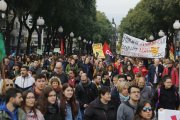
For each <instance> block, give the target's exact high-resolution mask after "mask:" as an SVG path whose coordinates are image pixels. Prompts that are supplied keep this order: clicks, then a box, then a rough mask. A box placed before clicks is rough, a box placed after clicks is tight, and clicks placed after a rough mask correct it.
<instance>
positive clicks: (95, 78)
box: [93, 75, 102, 90]
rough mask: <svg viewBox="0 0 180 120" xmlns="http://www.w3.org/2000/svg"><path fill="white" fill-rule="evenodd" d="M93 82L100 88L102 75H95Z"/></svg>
mask: <svg viewBox="0 0 180 120" xmlns="http://www.w3.org/2000/svg"><path fill="white" fill-rule="evenodd" d="M93 83H94V84H95V85H96V87H97V89H98V90H99V89H100V88H101V87H102V85H101V76H100V75H95V76H94V80H93Z"/></svg>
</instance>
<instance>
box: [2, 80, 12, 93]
mask: <svg viewBox="0 0 180 120" xmlns="http://www.w3.org/2000/svg"><path fill="white" fill-rule="evenodd" d="M10 88H14V82H13V80H11V79H4V80H3V85H2V94H3V95H5V94H6V91H7V90H8V89H10Z"/></svg>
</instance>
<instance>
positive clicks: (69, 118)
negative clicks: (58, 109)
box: [65, 103, 82, 120]
mask: <svg viewBox="0 0 180 120" xmlns="http://www.w3.org/2000/svg"><path fill="white" fill-rule="evenodd" d="M78 108H79V110H78V114H77V116H76V117H75V120H82V115H81V111H80V107H79V104H78ZM65 120H73V118H72V111H71V106H70V105H69V104H68V103H67V104H66V117H65Z"/></svg>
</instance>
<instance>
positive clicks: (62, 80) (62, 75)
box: [51, 72, 68, 85]
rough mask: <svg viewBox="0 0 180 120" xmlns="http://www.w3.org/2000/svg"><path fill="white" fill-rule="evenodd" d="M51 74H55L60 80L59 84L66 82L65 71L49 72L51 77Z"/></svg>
mask: <svg viewBox="0 0 180 120" xmlns="http://www.w3.org/2000/svg"><path fill="white" fill-rule="evenodd" d="M53 76H56V77H58V78H59V79H60V80H61V84H62V85H63V84H64V83H67V82H68V77H67V74H66V73H65V72H63V73H61V74H57V73H55V72H53V73H52V74H51V77H53Z"/></svg>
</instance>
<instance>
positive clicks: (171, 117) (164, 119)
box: [158, 109, 180, 120]
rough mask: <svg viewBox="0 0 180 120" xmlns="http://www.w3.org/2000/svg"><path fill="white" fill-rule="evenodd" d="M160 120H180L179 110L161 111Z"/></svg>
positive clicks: (159, 112) (159, 113)
mask: <svg viewBox="0 0 180 120" xmlns="http://www.w3.org/2000/svg"><path fill="white" fill-rule="evenodd" d="M158 120H180V111H179V110H167V109H164V110H159V111H158Z"/></svg>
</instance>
